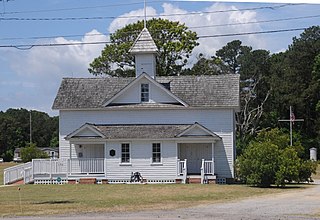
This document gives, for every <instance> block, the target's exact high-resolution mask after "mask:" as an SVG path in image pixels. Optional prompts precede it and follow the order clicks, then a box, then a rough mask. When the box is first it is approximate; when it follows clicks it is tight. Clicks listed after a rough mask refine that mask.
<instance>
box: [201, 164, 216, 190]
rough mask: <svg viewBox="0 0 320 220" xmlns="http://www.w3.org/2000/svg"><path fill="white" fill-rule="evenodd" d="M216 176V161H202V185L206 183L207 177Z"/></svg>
mask: <svg viewBox="0 0 320 220" xmlns="http://www.w3.org/2000/svg"><path fill="white" fill-rule="evenodd" d="M213 174H214V161H213V160H205V159H202V161H201V183H202V184H203V183H207V182H206V179H205V178H206V175H213Z"/></svg>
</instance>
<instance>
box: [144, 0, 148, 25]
mask: <svg viewBox="0 0 320 220" xmlns="http://www.w3.org/2000/svg"><path fill="white" fill-rule="evenodd" d="M144 28H147V6H146V0H144Z"/></svg>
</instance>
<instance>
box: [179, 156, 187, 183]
mask: <svg viewBox="0 0 320 220" xmlns="http://www.w3.org/2000/svg"><path fill="white" fill-rule="evenodd" d="M177 173H178V175H179V176H182V183H186V180H187V159H185V160H179V159H178V172H177Z"/></svg>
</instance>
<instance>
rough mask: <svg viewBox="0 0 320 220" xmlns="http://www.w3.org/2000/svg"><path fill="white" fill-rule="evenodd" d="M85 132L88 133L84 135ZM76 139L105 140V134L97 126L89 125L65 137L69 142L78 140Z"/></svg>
mask: <svg viewBox="0 0 320 220" xmlns="http://www.w3.org/2000/svg"><path fill="white" fill-rule="evenodd" d="M84 131H86V133H85V134H84ZM76 137H86V138H105V136H104V134H103V133H101V132H100V131H99V130H98V129H97V128H96V127H95V126H93V125H92V124H89V123H86V124H84V125H82V126H81V127H80V128H78V129H77V130H75V131H73V132H72V133H71V134H68V135H67V136H66V137H65V139H66V140H68V139H70V138H76Z"/></svg>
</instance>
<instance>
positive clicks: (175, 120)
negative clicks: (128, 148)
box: [59, 109, 235, 178]
mask: <svg viewBox="0 0 320 220" xmlns="http://www.w3.org/2000/svg"><path fill="white" fill-rule="evenodd" d="M195 122H198V123H200V124H201V125H203V126H205V127H206V128H208V129H210V130H211V131H213V132H215V133H216V134H217V135H219V136H220V137H221V138H222V141H218V142H217V143H216V144H215V152H214V155H215V172H216V173H217V175H219V176H221V177H226V178H229V177H233V176H234V172H233V167H234V164H233V160H234V150H235V149H234V147H233V143H234V131H235V127H234V126H235V125H234V111H233V110H232V109H216V110H205V109H204V110H200V109H193V110H192V109H186V110H169V109H168V110H130V111H129V110H118V111H110V110H106V111H102V110H101V111H93V110H91V111H89V110H88V111H84V110H83V111H69V110H60V148H59V150H60V152H59V153H60V158H69V157H70V144H69V142H68V141H66V140H65V139H64V138H65V136H67V135H68V134H70V133H72V132H73V131H75V130H76V129H78V128H79V127H80V126H82V125H83V124H85V123H96V124H193V123H195ZM117 146H118V148H119V149H118V150H117V152H119V150H120V145H119V144H118V145H117ZM117 146H116V145H115V146H114V147H117ZM108 147H109V145H108ZM173 149H174V150H175V151H176V147H174V148H173ZM163 150H164V151H163V152H166V151H167V150H168V152H169V153H170V149H169V148H168V149H163ZM144 151H145V149H144ZM138 152H139V150H138ZM71 153H72V157H77V152H76V146H74V145H72V147H71ZM105 153H106V154H108V151H107V152H105ZM169 155H170V156H168V158H164V160H163V163H164V164H163V166H150V163H151V155H148V157H146V158H145V160H144V161H138V160H137V162H138V163H137V164H136V163H135V164H132V166H131V167H130V166H121V167H119V166H118V167H117V169H112V166H113V165H114V164H116V163H117V164H118V165H119V159H116V158H110V160H108V163H111V165H110V166H111V167H108V168H107V169H108V172H109V171H110V170H111V171H110V172H115V173H118V174H115V173H110V175H119V176H120V175H129V174H131V172H134V171H139V169H142V168H141V167H145V169H146V171H145V175H146V176H152V175H158V174H157V172H158V171H159V172H162V171H163V172H166V173H167V176H171V175H173V173H174V175H175V174H176V161H174V160H176V159H177V158H176V156H177V153H176V152H172V155H171V154H169ZM114 160H117V161H116V162H115V161H114ZM133 160H134V158H133ZM147 162H148V164H149V166H145V165H142V164H146V163H147ZM107 165H108V164H107ZM149 169H150V170H149Z"/></svg>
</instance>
